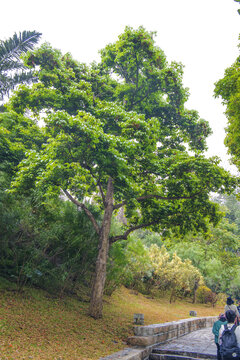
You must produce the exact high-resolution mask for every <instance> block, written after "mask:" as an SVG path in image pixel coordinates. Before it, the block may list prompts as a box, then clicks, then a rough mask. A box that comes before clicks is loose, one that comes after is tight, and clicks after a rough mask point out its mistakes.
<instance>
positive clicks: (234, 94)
mask: <svg viewBox="0 0 240 360" xmlns="http://www.w3.org/2000/svg"><path fill="white" fill-rule="evenodd" d="M215 96H216V97H221V98H222V102H223V104H224V105H225V106H226V112H225V114H226V116H227V120H228V124H227V127H226V137H225V145H226V146H227V148H228V152H229V153H230V154H231V159H232V162H233V163H234V164H235V165H236V166H237V168H238V169H240V56H238V57H237V59H236V61H235V62H234V63H233V64H232V66H230V67H229V68H227V69H226V70H225V74H224V77H223V78H222V79H220V80H219V81H218V82H216V84H215Z"/></svg>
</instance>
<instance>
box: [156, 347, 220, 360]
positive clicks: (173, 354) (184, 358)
mask: <svg viewBox="0 0 240 360" xmlns="http://www.w3.org/2000/svg"><path fill="white" fill-rule="evenodd" d="M216 358H217V357H216V356H215V355H213V354H203V353H198V352H192V351H179V350H178V351H176V350H169V349H163V348H161V349H159V348H154V349H153V350H152V353H151V354H150V355H149V360H196V359H201V360H202V359H209V360H216Z"/></svg>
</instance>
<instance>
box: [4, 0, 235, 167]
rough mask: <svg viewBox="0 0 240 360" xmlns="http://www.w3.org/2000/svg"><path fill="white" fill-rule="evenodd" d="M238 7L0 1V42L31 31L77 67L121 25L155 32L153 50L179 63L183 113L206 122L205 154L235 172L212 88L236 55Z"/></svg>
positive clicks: (217, 2) (110, 0)
mask: <svg viewBox="0 0 240 360" xmlns="http://www.w3.org/2000/svg"><path fill="white" fill-rule="evenodd" d="M239 7H240V5H238V3H236V2H234V1H233V0H201V1H197V0H144V1H143V0H68V1H62V0H41V1H36V0H21V1H20V0H9V1H4V2H3V3H1V21H0V39H1V40H4V39H6V38H8V37H10V36H12V35H13V33H14V32H19V31H22V30H37V31H39V32H42V34H43V36H42V41H48V42H50V43H51V45H52V46H53V47H56V48H58V49H61V50H62V51H63V52H71V53H72V55H73V57H74V58H75V59H76V60H79V61H80V62H86V63H90V62H91V61H93V60H96V61H97V60H99V54H98V51H99V50H100V49H102V48H104V47H105V46H106V45H107V44H108V43H110V42H114V41H116V40H117V37H118V35H119V34H121V33H122V32H123V31H124V28H125V26H131V27H133V28H137V27H139V26H140V25H142V26H144V27H145V28H146V30H148V31H156V32H157V36H156V38H155V40H156V45H158V46H159V47H160V48H162V50H163V51H164V52H165V54H166V56H167V59H168V61H172V60H174V61H178V62H182V63H183V65H184V66H185V68H184V85H185V86H186V87H188V88H189V89H190V94H191V95H190V99H189V101H188V103H187V105H186V106H187V107H188V108H189V109H195V110H197V111H198V112H199V114H200V116H201V117H202V118H204V119H206V120H208V121H209V123H210V126H211V128H212V130H213V135H212V136H211V137H209V140H208V146H209V151H208V153H207V154H208V155H211V156H212V155H218V156H219V157H221V159H222V160H223V163H222V165H223V166H224V167H225V168H228V169H230V170H232V171H234V168H233V167H231V166H230V165H229V163H228V161H227V150H226V148H225V147H224V144H223V141H224V135H225V133H224V127H225V126H226V123H227V122H226V118H225V116H224V108H223V106H222V105H221V101H220V100H219V99H214V98H213V90H214V83H215V82H216V81H217V80H218V79H220V78H221V77H222V76H223V75H224V70H225V69H226V68H227V67H228V66H230V65H231V64H232V63H233V62H234V61H235V59H236V58H237V56H238V55H239V50H238V47H237V45H238V36H239V33H240V26H239V24H240V15H238V13H237V9H238V8H239Z"/></svg>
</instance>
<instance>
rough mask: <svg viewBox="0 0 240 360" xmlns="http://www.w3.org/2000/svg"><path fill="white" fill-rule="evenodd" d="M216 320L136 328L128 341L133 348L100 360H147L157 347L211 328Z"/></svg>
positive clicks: (207, 319)
mask: <svg viewBox="0 0 240 360" xmlns="http://www.w3.org/2000/svg"><path fill="white" fill-rule="evenodd" d="M216 320H217V317H216V316H208V317H196V318H189V319H184V320H179V321H172V322H168V323H162V324H153V325H147V326H134V327H133V331H134V336H131V337H130V338H129V339H128V344H129V345H130V346H131V348H127V349H124V350H122V351H119V352H117V353H115V354H112V355H109V356H107V357H104V358H101V359H99V360H114V359H119V360H147V358H148V356H149V354H150V353H151V351H152V349H153V348H154V347H155V346H158V345H161V344H164V343H166V342H168V341H171V340H173V339H177V338H179V337H180V336H183V335H186V334H189V333H190V332H192V331H196V330H199V329H203V328H206V327H211V326H213V323H214V322H215V321H216Z"/></svg>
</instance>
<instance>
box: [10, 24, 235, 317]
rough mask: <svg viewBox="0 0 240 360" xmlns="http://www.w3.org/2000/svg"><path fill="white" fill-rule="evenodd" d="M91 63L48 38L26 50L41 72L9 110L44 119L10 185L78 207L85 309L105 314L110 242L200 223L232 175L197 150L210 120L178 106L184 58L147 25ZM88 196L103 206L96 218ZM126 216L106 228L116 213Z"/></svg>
mask: <svg viewBox="0 0 240 360" xmlns="http://www.w3.org/2000/svg"><path fill="white" fill-rule="evenodd" d="M101 56H102V59H101V62H100V63H99V64H96V63H93V64H91V65H90V66H86V65H85V64H81V63H78V62H77V61H75V60H73V58H72V57H71V55H70V54H65V55H63V54H62V53H61V52H60V51H59V50H55V49H53V48H52V47H51V46H50V45H49V44H44V45H42V46H41V47H40V48H39V49H36V50H34V51H32V52H28V54H27V55H26V56H25V60H24V61H25V65H27V66H29V67H30V68H33V69H35V70H36V71H37V72H38V73H37V75H38V79H39V81H38V82H37V83H34V84H32V85H31V86H29V85H21V86H19V88H18V90H17V91H16V92H15V94H14V95H13V96H12V97H11V99H10V102H9V104H8V111H9V112H10V115H9V116H19V117H22V116H24V115H26V114H28V116H29V115H30V116H31V117H32V118H33V119H35V121H37V120H39V119H41V121H44V126H43V127H41V128H39V131H40V132H42V134H43V135H44V140H43V141H42V145H41V147H40V148H34V149H31V150H29V151H27V153H26V158H24V159H23V160H22V161H21V162H20V165H19V170H18V173H17V176H16V178H15V180H14V182H13V184H12V189H13V190H12V191H15V189H18V191H20V190H21V191H23V192H24V191H27V192H29V189H31V188H36V189H38V191H39V192H40V193H41V194H42V197H49V196H50V197H52V196H56V195H59V193H60V192H61V193H63V194H64V195H65V196H66V197H67V198H68V199H69V200H71V201H72V202H73V203H74V204H76V206H77V207H78V208H79V210H82V211H84V212H85V214H86V215H87V216H88V218H89V219H90V220H91V222H92V225H93V227H94V229H95V231H96V233H97V234H98V236H99V254H98V259H97V264H96V273H95V279H94V281H93V289H92V297H91V305H90V314H91V316H93V317H95V318H98V317H101V315H102V295H103V289H104V283H105V278H106V263H107V257H108V249H109V245H110V244H111V243H112V242H115V241H117V240H119V239H126V238H127V236H128V235H129V234H130V233H131V232H132V231H134V230H136V229H140V228H145V227H149V228H153V229H154V230H156V231H158V232H160V233H161V234H163V235H164V234H167V232H168V231H169V229H171V231H172V232H175V233H177V234H178V235H179V234H184V233H187V232H189V231H193V232H194V231H199V230H201V231H206V229H207V227H208V224H209V222H212V223H213V224H216V223H217V222H218V221H219V219H220V212H219V209H218V205H217V204H216V203H213V202H211V201H210V199H209V193H210V192H231V191H232V190H233V189H234V187H235V179H234V178H233V177H231V176H230V174H229V173H228V172H227V171H225V170H224V169H223V168H221V167H219V166H218V163H219V160H218V159H217V158H210V159H207V158H205V157H204V155H203V154H202V151H203V150H204V149H205V148H206V137H207V136H208V135H209V134H210V128H209V125H208V123H207V122H206V121H205V120H203V119H201V118H200V117H199V115H198V113H197V111H195V110H187V109H186V108H185V106H184V104H185V102H186V100H187V97H188V90H187V89H185V88H184V87H183V84H182V76H183V67H182V65H181V64H178V63H175V62H173V63H171V64H169V63H168V62H167V60H166V57H165V55H164V53H163V51H162V50H161V49H160V48H158V47H157V46H156V45H155V42H154V33H151V32H147V31H146V30H145V29H144V28H142V27H140V28H138V29H137V30H134V29H132V28H129V27H127V28H126V29H125V31H124V33H123V34H122V35H120V36H119V38H118V40H117V41H116V42H115V43H114V44H109V45H107V46H106V48H105V49H103V50H102V51H101ZM90 200H91V201H93V202H94V203H95V204H96V205H98V206H99V208H100V209H101V211H102V220H101V221H98V220H96V219H95V217H94V214H93V213H92V212H91V210H90V208H89V207H88V203H89V201H90ZM119 209H124V216H125V217H126V224H125V225H123V226H122V231H121V232H120V233H119V234H117V235H114V236H110V228H111V221H112V217H113V214H114V213H115V212H117V211H118V210H119Z"/></svg>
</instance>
